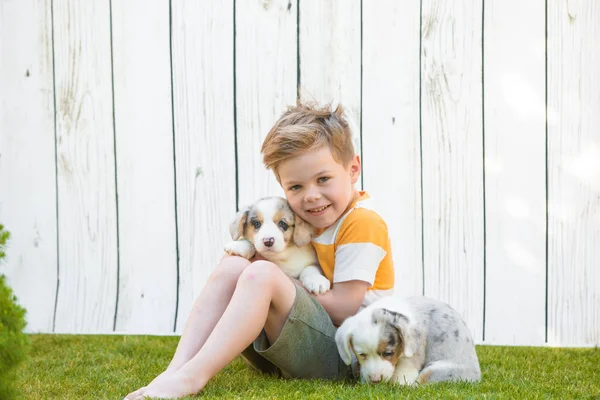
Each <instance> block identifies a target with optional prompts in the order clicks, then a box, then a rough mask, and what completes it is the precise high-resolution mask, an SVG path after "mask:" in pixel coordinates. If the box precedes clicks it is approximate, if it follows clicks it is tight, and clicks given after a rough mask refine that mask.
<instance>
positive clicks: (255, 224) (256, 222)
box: [252, 220, 262, 229]
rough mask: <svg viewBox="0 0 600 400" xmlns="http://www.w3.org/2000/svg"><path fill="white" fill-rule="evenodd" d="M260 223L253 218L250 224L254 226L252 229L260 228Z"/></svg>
mask: <svg viewBox="0 0 600 400" xmlns="http://www.w3.org/2000/svg"><path fill="white" fill-rule="evenodd" d="M261 225H262V224H261V223H260V221H257V220H254V221H252V226H253V227H254V229H260V226H261Z"/></svg>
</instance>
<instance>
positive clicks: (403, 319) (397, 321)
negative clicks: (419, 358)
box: [373, 308, 420, 358]
mask: <svg viewBox="0 0 600 400" xmlns="http://www.w3.org/2000/svg"><path fill="white" fill-rule="evenodd" d="M377 311H378V312H377V313H374V314H373V318H379V319H381V320H382V322H385V323H388V324H390V325H392V326H393V327H394V328H395V329H396V330H397V331H398V334H399V335H400V337H401V338H402V341H403V344H404V357H406V358H411V357H412V356H413V355H414V354H415V353H416V352H417V350H418V349H419V346H420V341H419V335H418V333H417V331H416V329H415V327H414V324H413V323H412V322H411V321H410V319H409V318H408V317H407V316H406V315H404V314H401V313H398V312H395V311H391V310H388V309H385V308H381V309H379V310H377Z"/></svg>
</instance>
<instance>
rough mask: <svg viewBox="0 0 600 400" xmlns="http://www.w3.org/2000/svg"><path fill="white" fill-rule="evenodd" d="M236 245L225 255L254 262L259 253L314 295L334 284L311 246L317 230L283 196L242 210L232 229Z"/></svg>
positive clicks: (265, 199)
mask: <svg viewBox="0 0 600 400" xmlns="http://www.w3.org/2000/svg"><path fill="white" fill-rule="evenodd" d="M229 232H230V233H231V238H232V239H233V240H234V241H233V242H231V243H229V244H227V245H226V246H225V252H227V253H228V254H230V255H233V256H241V257H244V258H247V259H248V260H249V259H251V258H252V257H253V256H254V254H255V252H258V253H259V254H260V255H261V256H263V257H264V258H266V259H267V260H269V261H271V262H272V263H274V264H277V265H278V266H279V267H280V268H281V269H282V270H283V272H285V273H286V274H287V275H288V276H290V277H292V278H296V279H299V280H300V282H302V285H304V287H305V288H306V289H307V290H308V291H309V292H312V293H315V294H320V293H325V292H327V291H328V290H329V288H330V282H329V280H328V279H327V278H325V276H323V274H322V271H321V268H320V267H319V263H318V260H317V254H316V252H315V249H314V248H313V247H312V245H311V244H310V240H311V239H312V237H313V235H314V228H313V227H312V225H310V224H308V223H307V222H306V221H304V220H303V219H301V218H300V217H298V216H297V215H296V214H295V213H294V212H293V211H292V209H291V208H290V206H289V205H288V202H287V200H285V199H284V198H282V197H266V198H263V199H260V200H258V201H257V202H255V203H254V204H252V205H251V206H248V207H246V208H244V209H243V210H240V211H239V212H238V213H237V214H236V216H235V218H234V220H233V221H232V222H231V225H230V226H229Z"/></svg>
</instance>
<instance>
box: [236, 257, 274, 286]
mask: <svg viewBox="0 0 600 400" xmlns="http://www.w3.org/2000/svg"><path fill="white" fill-rule="evenodd" d="M282 275H283V271H281V269H280V268H279V267H278V266H277V265H275V264H273V263H272V262H270V261H264V260H259V261H255V262H253V263H252V264H250V265H249V266H248V267H247V268H245V269H244V271H243V272H242V273H241V275H240V277H239V280H238V282H252V284H253V285H256V284H258V285H271V284H273V283H274V282H276V281H278V280H279V279H281V278H282Z"/></svg>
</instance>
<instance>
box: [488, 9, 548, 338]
mask: <svg viewBox="0 0 600 400" xmlns="http://www.w3.org/2000/svg"><path fill="white" fill-rule="evenodd" d="M544 15H545V14H544V3H543V2H528V3H521V2H518V1H516V0H511V1H506V0H504V1H498V0H492V1H487V2H486V3H485V20H484V29H485V33H484V40H485V44H484V49H485V53H484V71H485V78H484V84H485V99H484V101H485V121H484V123H485V182H486V188H485V189H486V192H485V200H486V203H485V204H486V238H487V247H486V251H487V253H486V261H487V262H486V313H485V315H486V324H485V332H486V334H485V341H486V342H487V343H498V344H521V345H542V344H543V343H544V341H545V325H546V321H545V311H546V304H545V301H546V207H545V202H546V184H545V180H546V152H545V148H546V122H545V90H546V84H545V51H544V48H545V37H544V35H545V34H544V32H545V27H544V25H545V17H544ZM509 20H510V21H512V22H511V23H510V24H507V23H506V21H509ZM525 299H527V300H526V301H524V300H525ZM517 326H518V329H516V327H517Z"/></svg>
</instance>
